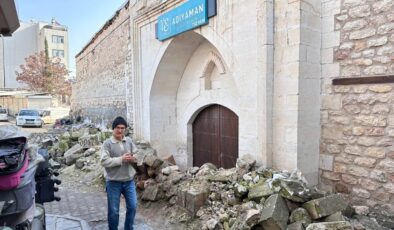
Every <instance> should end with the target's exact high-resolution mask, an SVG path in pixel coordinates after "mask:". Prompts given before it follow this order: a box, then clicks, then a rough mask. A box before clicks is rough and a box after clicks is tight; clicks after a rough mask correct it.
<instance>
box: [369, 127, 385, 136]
mask: <svg viewBox="0 0 394 230" xmlns="http://www.w3.org/2000/svg"><path fill="white" fill-rule="evenodd" d="M365 135H367V136H384V135H385V129H384V128H368V127H367V128H365Z"/></svg>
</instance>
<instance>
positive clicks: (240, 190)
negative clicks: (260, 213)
mask: <svg viewBox="0 0 394 230" xmlns="http://www.w3.org/2000/svg"><path fill="white" fill-rule="evenodd" d="M234 194H235V196H236V197H238V198H243V197H245V196H246V195H247V194H248V188H246V187H245V186H243V185H241V184H236V185H235V188H234Z"/></svg>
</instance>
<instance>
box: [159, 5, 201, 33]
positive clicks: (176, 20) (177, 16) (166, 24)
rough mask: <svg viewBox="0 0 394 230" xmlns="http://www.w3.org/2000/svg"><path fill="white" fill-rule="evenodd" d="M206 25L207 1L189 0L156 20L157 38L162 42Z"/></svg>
mask: <svg viewBox="0 0 394 230" xmlns="http://www.w3.org/2000/svg"><path fill="white" fill-rule="evenodd" d="M205 24H208V11H207V0H189V1H188V2H186V3H184V4H182V5H180V6H178V7H176V8H174V9H173V10H171V11H169V12H167V13H165V14H163V15H161V16H160V17H159V18H158V24H157V38H158V39H159V40H160V41H163V40H165V39H167V38H170V37H173V36H175V35H177V34H180V33H183V32H185V31H188V30H192V29H194V28H196V27H199V26H201V25H205Z"/></svg>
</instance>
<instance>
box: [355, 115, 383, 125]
mask: <svg viewBox="0 0 394 230" xmlns="http://www.w3.org/2000/svg"><path fill="white" fill-rule="evenodd" d="M354 123H355V124H358V125H363V126H372V127H386V126H387V119H386V118H385V117H379V116H365V115H360V116H356V117H354Z"/></svg>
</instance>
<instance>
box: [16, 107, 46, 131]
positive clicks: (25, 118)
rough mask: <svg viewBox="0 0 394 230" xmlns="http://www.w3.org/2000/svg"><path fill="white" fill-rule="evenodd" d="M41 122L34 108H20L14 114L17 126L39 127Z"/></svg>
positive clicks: (42, 122)
mask: <svg viewBox="0 0 394 230" xmlns="http://www.w3.org/2000/svg"><path fill="white" fill-rule="evenodd" d="M43 124H44V121H43V120H42V118H41V116H40V113H39V112H38V110H36V109H21V110H20V111H19V113H18V114H16V125H17V126H35V127H39V128H41V127H42V125H43Z"/></svg>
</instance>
